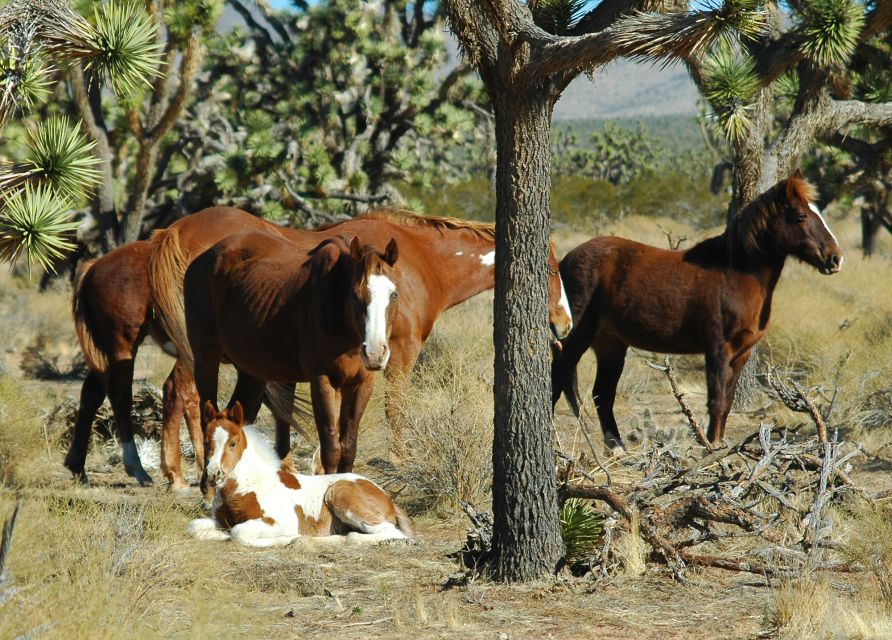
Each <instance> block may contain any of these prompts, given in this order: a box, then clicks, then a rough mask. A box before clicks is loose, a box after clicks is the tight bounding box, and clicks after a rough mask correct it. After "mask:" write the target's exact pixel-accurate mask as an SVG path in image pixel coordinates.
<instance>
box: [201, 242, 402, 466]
mask: <svg viewBox="0 0 892 640" xmlns="http://www.w3.org/2000/svg"><path fill="white" fill-rule="evenodd" d="M295 249H296V246H295V243H293V242H291V241H290V240H286V239H284V238H281V237H278V236H274V235H270V234H267V233H265V232H262V231H254V232H245V233H239V234H235V235H232V236H229V237H227V238H225V239H223V240H221V241H220V242H218V243H217V244H215V245H214V246H213V247H211V248H210V249H209V250H208V251H206V252H205V253H203V254H202V255H200V256H199V257H198V258H196V259H195V260H194V261H193V262H192V264H191V265H189V268H188V269H187V270H186V274H185V276H184V279H183V300H184V306H185V314H186V329H187V335H188V340H189V348H190V353H191V354H192V355H193V357H194V374H195V384H196V387H197V389H198V395H199V399H200V401H201V402H202V403H204V402H206V401H207V400H213V401H214V402H216V400H217V397H216V396H217V377H218V374H219V369H220V363H221V362H222V360H223V358H224V357H225V358H226V360H227V361H228V362H230V363H232V364H233V365H235V367H236V369H237V371H238V380H237V382H236V386H235V390H234V392H233V395H232V400H231V402H235V401H239V402H240V403H241V404H242V405H243V406H244V408H245V410H246V412H247V415H248V416H249V419H251V420H253V419H254V417H255V416H256V415H257V411H258V409H259V408H260V400H261V397H262V394H263V391H264V388H265V386H266V383H267V382H280V383H282V382H284V383H297V382H309V383H310V394H311V399H312V405H313V414H314V418H315V422H316V428H317V431H318V434H319V443H320V447H321V451H322V453H321V456H322V464H323V467H324V469H325V472H326V473H335V472H340V473H345V472H349V471H351V470H352V469H353V462H354V459H355V457H356V440H357V434H358V430H359V423H360V421H361V419H362V414H363V412H364V411H365V407H366V404H367V403H368V400H369V398H370V397H371V393H372V389H373V387H374V375H373V373H372V372H374V371H378V370H381V369H384V368H385V367H386V366H387V362H388V360H389V359H390V348H389V346H388V341H389V338H390V334H391V331H392V328H393V320H394V317H395V316H396V313H397V312H398V308H399V306H400V300H399V294H400V292H399V290H398V287H397V286H396V284H395V282H394V280H395V276H394V271H395V265H396V264H397V260H398V257H399V250H398V245H397V243H396V241H395V240H392V239H391V240H390V242H389V243H388V244H387V246H386V248H385V250H384V251H383V252H378V251H377V250H376V249H375V248H374V247H372V246H370V245H364V244H363V243H362V242H361V241H360V240H359V238H357V237H355V236H354V237H353V238H352V240H351V241H350V243H349V245H348V244H347V242H346V240H345V239H344V238H342V237H340V236H336V237H334V238H328V239H326V240H323V241H322V242H321V243H320V244H319V245H318V246H316V247H314V248H313V249H311V250H310V251H309V252H307V253H302V252H300V251H296V250H295ZM292 395H293V392H292Z"/></svg>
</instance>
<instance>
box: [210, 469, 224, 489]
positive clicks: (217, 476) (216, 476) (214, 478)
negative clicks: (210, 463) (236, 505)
mask: <svg viewBox="0 0 892 640" xmlns="http://www.w3.org/2000/svg"><path fill="white" fill-rule="evenodd" d="M224 476H225V474H224V473H223V470H222V469H219V468H218V469H214V470H211V469H210V467H209V468H208V470H207V483H208V486H209V487H216V486H218V485H219V484H220V483H221V482H223V478H224Z"/></svg>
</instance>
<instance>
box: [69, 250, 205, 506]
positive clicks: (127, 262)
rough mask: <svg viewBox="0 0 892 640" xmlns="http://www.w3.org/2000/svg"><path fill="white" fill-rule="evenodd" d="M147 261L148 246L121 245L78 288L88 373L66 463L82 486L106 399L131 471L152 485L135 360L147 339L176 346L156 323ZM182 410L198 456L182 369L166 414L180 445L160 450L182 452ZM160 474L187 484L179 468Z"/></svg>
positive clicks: (193, 406)
mask: <svg viewBox="0 0 892 640" xmlns="http://www.w3.org/2000/svg"><path fill="white" fill-rule="evenodd" d="M148 257H149V243H148V242H132V243H130V244H127V245H124V246H122V247H118V248H117V249H115V250H114V251H111V252H109V253H108V254H106V255H104V256H102V257H101V258H99V259H97V260H92V261H89V262H86V263H84V264H83V265H82V267H81V270H80V273H79V274H78V278H77V281H76V284H75V287H74V294H73V296H72V305H71V306H72V312H73V315H74V326H75V332H76V334H77V338H78V341H79V342H80V345H81V351H83V353H84V357H85V358H86V360H87V366H88V369H89V371H88V373H87V377H86V379H85V380H84V383H83V385H82V386H81V397H80V406H79V407H78V413H77V420H76V422H75V427H74V436H73V438H72V440H71V446H70V447H69V449H68V454H67V455H66V457H65V466H66V467H68V469H69V470H70V471H71V472H72V473H73V474H74V475H75V477H77V478H79V479H81V480H82V481H84V482H86V480H87V477H86V473H85V472H84V462H85V461H86V457H87V446H88V444H89V442H90V433H91V429H92V424H93V420H94V419H95V417H96V412H97V411H98V409H99V407H100V405H102V402H103V401H104V400H105V398H106V396H108V398H109V400H110V402H111V406H112V411H113V413H114V417H115V427H116V430H117V432H118V438H119V439H120V441H121V446H122V449H123V456H122V458H123V462H124V468H125V470H126V471H127V473H128V474H130V475H131V476H133V477H134V478H135V479H136V481H137V482H139V484H141V485H145V484H151V482H152V478H151V477H150V476H149V474H148V473H146V471H145V470H144V469H143V467H142V462H141V461H140V459H139V454H138V453H137V451H136V446H135V444H134V442H133V426H132V424H131V415H130V411H131V408H132V404H133V400H132V386H133V361H134V358H135V357H136V351H137V349H139V346H140V344H141V343H142V341H143V340H144V339H145V338H146V336H148V335H151V336H152V337H153V338H154V339H155V341H156V342H158V344H159V345H161V346H162V348H168V349H170V348H171V347H172V345H171V343H170V341H169V339H168V338H167V336H166V335H165V334H164V332H163V330H162V329H161V328H160V327H159V326H157V324H156V323H154V322H153V321H152V304H151V296H150V294H149V285H148V280H147V278H146V265H147V264H148ZM183 394H185V396H186V397H185V398H184V397H183ZM184 405H185V408H187V409H188V410H187V411H186V412H185V413H186V417H187V424H188V427H189V435H190V437H191V438H192V443H193V445H194V444H196V443H197V444H198V445H199V446H198V447H197V448H196V453H197V454H198V455H199V456H200V454H201V451H200V450H201V448H202V447H201V428H200V425H199V416H198V399H197V396H195V394H194V390H193V386H192V384H191V376H190V375H189V374H188V373H186V372H185V371H184V370H183V368H182V367H180V366H177V367H175V368H174V370H173V371H171V373H170V375H169V376H168V378H167V380H166V381H165V384H164V416H165V419H166V420H173V424H172V425H169V426H165V427H164V428H163V433H164V434H165V435H166V436H168V438H169V436H170V435H171V434H176V435H175V437H176V440H175V441H174V442H173V443H171V442H163V443H162V448H164V447H167V448H169V447H170V446H175V447H177V450H179V433H180V427H179V425H180V420H181V419H182V416H183V413H184ZM178 461H179V458H178V457H177V462H178ZM197 463H198V464H199V468H203V466H204V463H203V459H201V458H200V457H199V458H198V460H197ZM162 471H164V473H165V475H167V476H168V477H171V476H172V477H179V478H180V479H181V482H182V484H181V485H176V486H175V487H174V488H177V489H179V488H183V487H185V486H188V485H186V484H185V481H182V472H181V471H180V470H179V468H175V469H168V468H166V467H164V466H163V465H162Z"/></svg>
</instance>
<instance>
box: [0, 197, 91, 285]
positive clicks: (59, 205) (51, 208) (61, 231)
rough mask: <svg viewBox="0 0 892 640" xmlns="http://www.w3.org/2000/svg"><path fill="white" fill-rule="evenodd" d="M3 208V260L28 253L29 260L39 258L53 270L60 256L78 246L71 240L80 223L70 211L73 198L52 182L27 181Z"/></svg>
mask: <svg viewBox="0 0 892 640" xmlns="http://www.w3.org/2000/svg"><path fill="white" fill-rule="evenodd" d="M4 205H5V206H4V208H3V210H2V212H0V262H11V261H13V260H15V259H16V258H17V257H19V256H20V255H23V254H24V255H25V257H26V258H27V259H28V264H33V263H34V262H37V263H38V264H40V266H41V267H42V268H43V269H45V270H52V269H53V268H54V267H53V265H54V263H55V261H56V260H58V259H59V258H61V257H62V256H64V255H65V253H66V252H68V251H71V250H72V249H74V247H75V245H74V243H73V242H72V241H71V240H70V237H71V234H72V233H73V231H74V230H75V229H76V228H77V226H78V223H76V222H73V221H72V220H71V218H70V217H69V215H68V211H69V209H70V208H71V203H70V201H69V200H68V199H67V198H65V197H63V196H59V195H58V194H57V193H54V192H53V189H52V188H51V187H50V186H49V185H42V184H36V185H31V184H25V188H24V189H23V190H21V191H19V192H17V193H15V194H13V195H11V196H9V197H8V198H6V200H5V202H4Z"/></svg>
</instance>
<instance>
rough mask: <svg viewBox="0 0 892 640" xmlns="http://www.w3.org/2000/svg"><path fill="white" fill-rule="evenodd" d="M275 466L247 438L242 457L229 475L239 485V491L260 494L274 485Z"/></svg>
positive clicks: (275, 478)
mask: <svg viewBox="0 0 892 640" xmlns="http://www.w3.org/2000/svg"><path fill="white" fill-rule="evenodd" d="M276 472H277V468H276V467H274V466H272V465H271V464H270V463H269V461H268V460H267V459H266V456H263V455H262V454H261V453H260V451H258V448H257V446H256V443H255V442H253V441H252V438H251V437H249V438H248V446H247V447H245V450H244V451H243V452H242V457H241V458H240V459H239V461H238V463H237V464H236V465H235V467H234V468H233V469H232V472H231V473H230V476H231V477H232V479H233V480H234V481H235V483H236V485H237V486H238V487H239V493H245V492H247V491H253V492H254V493H256V494H258V496H259V495H261V494H262V493H264V492H265V491H266V490H268V489H271V488H273V487H275V485H276V482H277V476H276Z"/></svg>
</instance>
